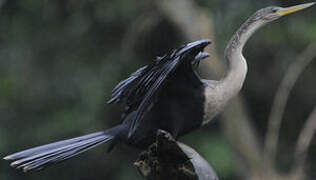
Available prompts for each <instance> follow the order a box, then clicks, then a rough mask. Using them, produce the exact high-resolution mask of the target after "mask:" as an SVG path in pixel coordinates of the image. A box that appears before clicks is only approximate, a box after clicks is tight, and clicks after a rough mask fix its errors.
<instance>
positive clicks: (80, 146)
mask: <svg viewBox="0 0 316 180" xmlns="http://www.w3.org/2000/svg"><path fill="white" fill-rule="evenodd" d="M120 130H121V126H120V125H119V126H115V127H113V128H111V129H109V130H106V131H101V132H96V133H92V134H88V135H85V136H80V137H76V138H72V139H68V140H63V141H58V142H55V143H51V144H47V145H43V146H38V147H35V148H31V149H27V150H24V151H21V152H17V153H14V154H11V155H9V156H6V157H4V159H5V160H13V161H14V162H12V163H11V166H12V167H16V168H17V169H23V171H24V172H27V171H31V170H40V169H43V168H45V167H47V166H49V165H52V164H56V163H58V162H61V161H64V160H66V159H68V158H71V157H73V156H76V155H78V154H80V153H83V152H85V151H87V150H89V149H91V148H94V147H96V146H98V145H100V144H103V143H105V142H108V141H110V140H112V139H114V137H115V135H116V134H117V133H119V131H120Z"/></svg>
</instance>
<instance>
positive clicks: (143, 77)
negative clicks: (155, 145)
mask: <svg viewBox="0 0 316 180" xmlns="http://www.w3.org/2000/svg"><path fill="white" fill-rule="evenodd" d="M209 43H210V42H209V41H208V40H200V41H196V42H193V43H190V44H187V45H186V46H182V47H181V48H179V49H176V50H173V51H171V52H170V53H168V54H166V55H165V56H163V57H158V58H157V59H156V60H155V61H154V62H153V63H152V64H150V65H147V66H144V67H142V68H140V69H138V70H137V71H136V72H134V73H133V74H132V75H131V76H130V77H129V78H127V79H125V80H123V81H121V82H120V83H119V84H118V85H117V86H116V87H115V88H114V89H113V91H112V97H111V99H110V100H109V101H108V103H109V104H111V103H118V102H121V101H123V100H125V101H126V106H127V108H128V111H136V112H137V113H136V116H135V119H134V120H133V122H132V123H131V126H130V130H129V136H131V135H132V134H133V133H134V132H135V130H136V129H137V127H138V125H139V124H140V123H141V121H142V119H143V116H144V115H145V114H146V112H147V111H148V110H150V107H151V104H152V103H154V102H155V97H156V96H157V95H158V93H159V90H160V88H161V87H162V85H163V84H164V83H165V82H167V79H168V78H169V77H171V76H172V74H174V72H175V71H176V69H177V67H178V66H180V65H181V64H183V63H191V64H193V63H194V64H196V63H198V62H199V61H200V60H201V59H204V58H205V57H207V56H208V54H207V53H203V52H202V51H203V49H204V47H205V46H207V45H208V44H209Z"/></svg>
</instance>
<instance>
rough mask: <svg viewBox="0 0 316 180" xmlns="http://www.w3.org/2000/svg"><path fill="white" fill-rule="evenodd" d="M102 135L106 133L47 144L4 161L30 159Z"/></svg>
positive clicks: (16, 154) (11, 156) (12, 155)
mask: <svg viewBox="0 0 316 180" xmlns="http://www.w3.org/2000/svg"><path fill="white" fill-rule="evenodd" d="M102 134H104V131H101V132H96V133H92V134H88V135H84V136H80V137H76V138H72V139H67V140H63V141H58V142H54V143H50V144H46V145H42V146H38V147H35V148H31V149H27V150H24V151H21V152H17V153H14V154H11V155H9V156H6V157H4V158H3V159H5V160H15V159H21V158H24V157H29V156H32V155H35V154H39V153H40V152H43V151H48V150H51V149H54V148H59V147H63V146H65V145H68V144H72V143H76V142H80V141H83V140H86V139H90V138H93V137H97V136H100V135H102Z"/></svg>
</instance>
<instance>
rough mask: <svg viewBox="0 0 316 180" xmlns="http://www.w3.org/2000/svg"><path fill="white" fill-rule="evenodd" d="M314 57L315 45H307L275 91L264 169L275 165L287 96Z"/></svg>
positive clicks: (315, 52)
mask: <svg viewBox="0 0 316 180" xmlns="http://www.w3.org/2000/svg"><path fill="white" fill-rule="evenodd" d="M315 56H316V44H311V45H309V46H308V47H307V48H306V49H305V51H304V52H303V53H302V54H301V55H300V56H299V57H298V59H297V61H294V62H293V63H292V64H291V65H290V67H289V68H288V70H287V72H286V74H285V75H284V78H283V80H282V82H281V84H280V86H279V88H278V90H277V93H276V95H275V98H274V102H273V105H272V109H271V113H270V117H269V120H268V130H267V133H266V137H265V146H264V160H265V165H266V167H271V166H273V165H275V160H276V159H275V158H276V152H277V144H278V139H279V132H280V126H281V122H282V117H283V114H284V110H285V106H286V104H287V100H288V97H289V94H290V92H291V90H292V88H293V86H294V85H295V82H296V81H297V79H298V77H299V76H300V74H301V73H302V72H303V70H304V69H305V68H306V67H307V66H308V64H310V62H311V61H312V60H313V59H314V57H315Z"/></svg>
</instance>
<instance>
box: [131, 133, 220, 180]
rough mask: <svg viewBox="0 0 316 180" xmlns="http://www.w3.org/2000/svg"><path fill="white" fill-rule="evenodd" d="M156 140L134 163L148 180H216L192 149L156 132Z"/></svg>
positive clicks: (208, 166) (209, 168) (207, 166)
mask: <svg viewBox="0 0 316 180" xmlns="http://www.w3.org/2000/svg"><path fill="white" fill-rule="evenodd" d="M156 138H157V140H156V142H155V143H154V144H152V145H151V146H150V147H149V148H148V149H147V150H145V151H143V152H142V153H141V154H140V156H139V159H138V160H137V161H136V162H135V163H134V165H135V166H136V167H137V169H138V171H139V172H140V174H141V175H142V176H143V177H144V178H145V179H148V180H162V179H173V180H177V179H179V180H180V179H181V180H182V179H183V180H218V177H217V175H216V173H215V172H214V170H213V169H212V167H211V166H210V165H209V164H208V163H207V162H206V161H205V160H204V159H203V158H202V157H201V156H200V155H199V154H198V153H197V152H196V151H194V150H193V149H192V148H190V147H189V146H187V145H185V144H182V143H178V142H176V141H175V140H174V139H173V137H172V136H171V135H170V134H169V133H167V132H166V131H162V130H158V132H157V137H156Z"/></svg>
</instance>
